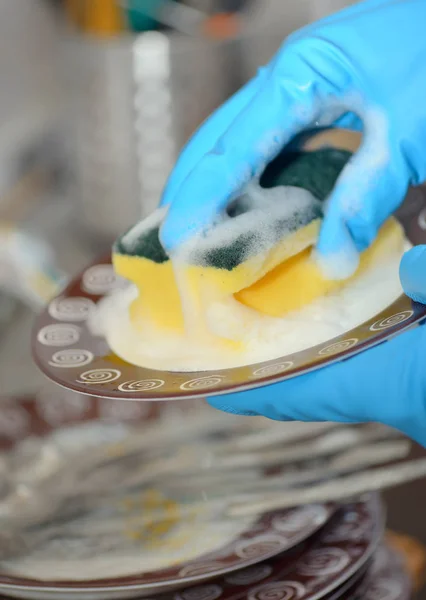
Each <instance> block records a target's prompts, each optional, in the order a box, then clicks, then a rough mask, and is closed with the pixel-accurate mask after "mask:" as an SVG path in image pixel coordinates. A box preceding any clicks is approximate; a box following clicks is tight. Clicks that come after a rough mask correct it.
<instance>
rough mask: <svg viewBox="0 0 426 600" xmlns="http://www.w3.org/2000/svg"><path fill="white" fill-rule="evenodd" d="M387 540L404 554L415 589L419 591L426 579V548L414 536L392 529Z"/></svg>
mask: <svg viewBox="0 0 426 600" xmlns="http://www.w3.org/2000/svg"><path fill="white" fill-rule="evenodd" d="M386 541H387V542H388V544H389V545H390V546H391V548H393V549H394V550H396V551H397V552H399V553H400V554H401V555H402V557H403V559H404V562H405V566H406V568H407V571H408V573H409V574H410V577H411V579H412V581H413V585H414V588H415V591H419V590H420V589H421V588H422V587H423V586H424V584H425V580H426V548H425V547H424V546H423V544H421V543H420V542H418V541H417V540H415V539H413V538H410V537H408V536H406V535H401V534H398V533H393V532H391V531H388V532H387V533H386Z"/></svg>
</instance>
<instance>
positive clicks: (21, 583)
mask: <svg viewBox="0 0 426 600" xmlns="http://www.w3.org/2000/svg"><path fill="white" fill-rule="evenodd" d="M167 406H169V407H170V404H168V403H161V404H151V405H147V404H141V403H140V402H128V403H122V402H119V401H111V400H104V399H95V398H90V397H88V396H84V395H82V396H78V395H75V394H73V393H70V392H68V391H65V392H64V391H63V390H59V395H58V396H53V397H52V398H51V399H50V401H49V398H48V397H46V396H40V397H39V398H36V399H34V398H31V397H29V398H23V399H2V400H0V407H1V411H0V452H1V451H7V450H10V449H12V448H13V447H14V446H16V445H17V444H19V443H22V442H23V443H24V444H34V443H35V442H34V440H36V437H35V436H42V437H43V436H46V435H48V434H49V433H54V434H55V439H56V440H57V441H58V440H60V441H59V444H60V446H59V448H62V447H63V444H64V443H66V445H67V447H69V445H70V444H71V443H72V444H75V443H76V441H74V442H72V438H71V436H72V431H73V430H72V429H70V428H69V426H79V425H81V426H82V427H83V428H84V431H83V430H80V429H79V430H78V431H80V434H78V435H79V436H80V437H77V438H75V437H74V438H73V439H74V440H77V443H78V444H79V445H81V443H82V441H81V440H82V439H83V438H84V439H86V441H87V437H88V436H90V435H91V436H92V438H93V437H94V435H96V436H98V438H97V439H99V440H102V441H103V443H105V438H106V439H108V442H109V439H111V440H112V442H114V443H111V447H116V444H117V443H118V442H116V438H115V433H114V431H112V429H111V426H112V425H113V424H114V423H116V424H130V423H131V424H132V426H134V425H135V422H138V421H140V422H142V421H146V420H147V419H149V420H155V419H156V418H157V417H158V414H159V410H160V412H161V411H163V410H166V409H167ZM173 406H175V405H173ZM120 407H121V408H120ZM143 407H149V408H150V410H149V411H148V412H146V411H143V410H142V412H141V409H142V408H143ZM160 407H161V408H160ZM123 409H124V410H123ZM90 422H93V423H94V424H96V430H95V432H94V433H93V431H92V430H90V431H89V430H88V429H87V425H89V424H90ZM102 423H103V424H104V426H105V431H101V426H102ZM98 424H99V426H98ZM91 431H92V433H91ZM120 431H121V432H122V428H121V427H120V428H119V432H120ZM61 432H62V437H61V436H60V434H61ZM74 435H77V433H75V434H74ZM82 435H83V438H82V437H81V436H82ZM108 436H109V437H108ZM49 439H50V438H49ZM90 443H91V444H92V448H93V449H92V450H91V452H93V450H94V449H95V446H96V444H95V446H93V439H91V440H90ZM61 444H62V445H61ZM98 444H99V442H98ZM45 448H48V450H49V452H48V454H49V456H50V457H51V459H52V460H55V459H54V458H52V457H54V455H55V452H54V450H55V448H54V442H52V441H50V442H49V443H48V444H47V445H46V446H45ZM27 453H28V451H27ZM27 453H24V454H21V456H22V457H23V459H24V460H25V461H26V460H30V461H31V460H34V447H33V450H32V451H31V458H26V457H27ZM36 456H38V454H36ZM40 456H42V457H43V456H44V454H43V452H40ZM106 456H107V457H110V456H111V455H110V454H109V453H107V455H106ZM68 460H70V459H68ZM74 461H75V459H73V462H74ZM5 464H7V463H5ZM53 464H54V463H53ZM14 465H15V470H16V469H17V468H18V464H15V463H14ZM37 465H38V463H36V464H33V463H31V464H30V465H29V466H28V465H27V466H26V464H24V465H19V466H20V468H22V469H23V471H22V472H23V473H27V472H28V470H29V468H30V467H31V471H32V472H35V471H37V469H38V470H39V471H40V468H41V466H42V465H41V464H40V465H38V466H37ZM41 472H42V470H41ZM6 474H7V473H6ZM31 481H32V480H31V477H30V485H29V486H28V493H29V494H30V495H31V497H32V498H34V497H35V498H36V500H37V494H35V496H33V495H32V494H31V492H32V488H31ZM54 481H56V479H55V480H54ZM24 483H25V482H24ZM43 485H46V484H44V483H43ZM114 498H116V497H115V496H114V494H112V502H115V503H117V500H116V499H115V500H114ZM1 500H2V501H3V500H4V497H2V498H1ZM361 508H362V510H361ZM22 510H24V509H23V507H22V506H21V508H20V511H21V512H22ZM142 510H143V507H142ZM374 510H376V508H374ZM21 512H20V514H21ZM334 512H335V506H333V505H332V504H328V505H322V504H321V505H320V504H317V505H308V506H301V507H296V508H293V509H290V510H281V511H276V512H273V513H268V514H263V515H260V516H259V517H256V518H254V520H251V521H250V522H248V523H244V522H243V525H242V527H240V529H239V531H240V533H237V534H236V535H234V536H233V535H231V536H228V538H227V539H228V541H227V542H226V543H221V544H218V547H217V548H216V549H215V550H214V551H211V552H208V553H205V551H199V554H198V555H197V556H196V558H192V559H185V558H183V559H182V560H181V561H179V562H177V561H175V563H174V564H173V565H172V566H168V567H167V568H165V567H163V568H158V569H157V570H155V571H151V572H148V571H145V572H143V573H141V572H138V571H137V569H135V572H134V573H132V574H131V575H126V576H120V577H115V578H112V577H109V578H108V579H106V578H103V579H101V578H97V579H94V578H93V579H89V578H87V579H84V580H81V578H77V579H76V580H73V579H72V578H70V579H71V580H70V581H67V580H65V579H64V577H62V578H61V580H58V577H57V573H55V569H54V568H52V573H51V576H49V577H46V568H44V567H43V568H44V575H41V576H40V578H37V577H34V578H31V579H30V578H25V577H23V576H20V575H19V576H18V575H15V574H11V573H10V572H8V571H7V570H5V568H4V565H5V564H7V563H5V562H2V561H4V560H5V558H4V556H3V557H1V552H0V593H2V592H4V593H6V594H8V595H17V596H20V597H25V598H30V597H31V598H35V597H37V596H38V595H40V597H46V596H47V594H48V595H49V597H50V598H54V597H57V598H61V599H62V598H65V597H69V596H72V595H78V597H79V598H84V597H87V598H89V597H90V598H91V599H93V598H95V597H96V598H97V597H99V598H102V599H103V598H108V597H111V598H112V597H114V598H115V597H117V598H118V597H120V598H121V597H124V596H123V594H122V592H125V597H127V596H126V594H130V595H132V596H138V597H140V596H143V595H146V594H152V593H154V592H155V593H159V592H163V591H165V590H170V589H176V588H180V587H182V586H186V585H189V584H194V583H195V582H202V581H205V580H210V579H212V578H215V577H218V576H223V575H224V574H226V573H232V572H234V571H237V570H238V571H239V570H241V569H243V568H246V567H248V566H250V565H254V564H257V563H259V562H260V561H262V560H265V559H268V558H270V557H273V556H276V555H277V554H279V553H282V552H284V551H291V549H292V548H294V547H296V546H298V545H299V544H300V543H303V541H305V540H307V539H308V538H310V537H311V536H312V535H313V534H314V533H316V532H317V531H318V530H319V529H320V528H321V527H322V526H323V525H324V524H325V523H327V521H328V520H329V518H330V517H331V515H332V514H333V513H334ZM358 512H359V515H360V516H359V518H361V516H362V515H364V513H365V514H366V515H367V516H365V517H364V516H363V517H362V518H365V519H367V518H370V517H369V515H370V513H371V518H372V514H373V505H371V506H370V504H365V505H364V504H362V505H360V508H359V511H358ZM357 514H358V513H357ZM50 515H51V513H50V512H49V516H50ZM58 521H59V520H58ZM0 522H1V518H0ZM70 523H71V526H73V525H72V521H70ZM88 525H90V523H88ZM73 527H74V526H73ZM72 531H73V539H72V540H71V541H72V543H74V544H76V543H78V541H79V539H78V537H79V536H78V533H77V532H75V531H74V529H72ZM2 533H3V534H4V531H3V532H2ZM369 535H370V533H369ZM0 536H1V534H0ZM57 536H58V540H57V541H56V542H55V543H56V546H55V548H56V550H55V555H56V554H57V556H58V557H60V555H61V553H62V554H63V553H64V552H65V551H66V547H65V548H61V547H60V543H61V538H60V536H59V535H58V534H57ZM22 537H23V536H22ZM154 537H155V536H154ZM17 539H20V538H17ZM23 539H24V540H25V538H23ZM150 540H151V538H150ZM229 540H231V541H229ZM157 541H158V540H157ZM154 542H155V539H154V538H153V539H152V545H153V547H154V545H155V544H154ZM150 543H151V542H150ZM3 551H4V547H3ZM105 551H106V552H109V550H108V549H107V550H105ZM146 551H147V550H146V549H145V550H144V552H146ZM149 551H150V552H151V549H150V550H149ZM152 551H153V552H161V548H160V549H157V550H155V549H154V550H152ZM186 551H187V546H185V552H186ZM90 552H91V553H93V549H92V550H91V551H90ZM90 552H89V555H90ZM95 554H96V552H95ZM66 556H67V557H68V558H69V559H70V560H71V559H72V556H71V555H66ZM111 556H113V555H111ZM141 556H142V555H141ZM106 558H107V559H108V554H107V555H106ZM37 560H40V558H38V559H37ZM55 560H59V561H60V558H59V559H58V558H57V557H56V556H55ZM79 560H81V559H80V558H79ZM86 560H87V561H89V562H90V560H91V559H90V556H89V557H88V558H87V559H86ZM122 560H123V559H122ZM32 564H34V563H32ZM2 565H3V568H2ZM55 574H56V577H55ZM117 591H120V593H117ZM43 594H45V595H43Z"/></svg>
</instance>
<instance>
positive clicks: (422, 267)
mask: <svg viewBox="0 0 426 600" xmlns="http://www.w3.org/2000/svg"><path fill="white" fill-rule="evenodd" d="M400 276H401V282H402V285H403V287H404V290H405V292H406V293H407V295H409V296H410V297H411V298H413V299H414V300H416V301H419V302H422V303H426V246H416V247H415V248H413V249H412V250H410V251H409V252H407V253H406V254H405V255H404V257H403V259H402V261H401V268H400ZM425 348H426V327H425V326H421V327H416V328H415V329H412V330H410V331H408V332H406V333H404V334H401V335H399V336H397V337H395V338H393V339H391V340H389V341H388V342H384V343H382V344H380V345H379V346H376V347H375V348H372V349H371V350H368V351H367V352H363V353H361V354H358V355H357V356H354V357H353V358H349V359H347V360H344V361H342V362H340V363H337V364H334V365H331V366H329V367H325V368H323V369H319V370H318V371H314V372H313V373H308V374H307V375H302V376H300V377H295V378H294V379H289V380H288V381H284V382H283V383H278V384H275V385H270V386H266V387H263V388H259V389H257V390H251V391H248V392H243V393H239V394H229V395H224V396H220V397H217V398H213V399H211V400H209V404H211V405H212V406H214V407H215V408H218V409H220V410H223V411H225V412H230V413H233V414H242V415H263V416H265V417H269V418H270V419H274V420H279V421H292V420H294V421H334V422H342V423H358V422H370V421H374V422H380V423H384V424H385V425H390V426H391V427H394V428H395V429H399V430H400V431H402V432H403V433H405V434H407V435H408V436H409V437H411V438H413V439H414V440H416V441H417V442H419V443H420V444H422V445H423V446H425V447H426V364H425V355H424V351H425Z"/></svg>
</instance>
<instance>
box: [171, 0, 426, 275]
mask: <svg viewBox="0 0 426 600" xmlns="http://www.w3.org/2000/svg"><path fill="white" fill-rule="evenodd" d="M425 23H426V2H425V0H366V1H364V2H360V3H358V4H355V5H354V6H352V7H350V8H348V9H346V10H344V11H342V12H340V13H337V14H335V15H332V16H330V17H328V18H326V19H323V20H321V21H319V22H317V23H314V24H312V25H309V26H307V27H305V28H303V29H301V30H300V31H298V32H296V33H294V34H293V35H291V36H290V37H289V38H288V39H287V41H286V42H285V43H284V45H283V46H282V48H281V50H280V51H279V53H278V54H277V56H276V57H275V58H274V59H273V60H272V62H271V63H270V64H269V65H268V66H266V67H265V68H263V69H262V70H261V71H260V72H259V74H258V76H257V77H256V78H255V79H254V80H252V81H251V82H250V83H248V84H247V85H246V86H245V87H244V88H242V89H241V90H240V92H238V93H237V94H236V95H235V96H234V97H233V98H231V99H230V100H229V101H228V102H227V103H226V104H224V105H223V106H222V108H220V109H219V110H218V111H217V112H216V113H214V114H213V116H212V117H210V118H209V119H208V120H207V122H206V123H205V124H204V125H203V126H202V127H201V128H200V130H199V131H198V132H197V133H196V134H195V136H194V137H193V138H192V140H191V141H190V142H189V143H188V145H187V146H186V148H185V149H184V151H183V152H182V155H181V157H180V159H179V161H178V163H177V165H176V167H175V169H174V171H173V173H172V175H171V177H170V180H169V182H168V184H167V186H166V189H165V192H164V197H163V200H162V204H170V208H169V213H168V217H167V219H166V221H165V223H164V225H163V228H162V231H161V239H162V242H163V244H164V245H165V247H166V249H167V250H168V251H173V250H175V249H176V248H177V247H178V246H179V245H180V244H181V243H182V242H184V241H185V240H187V239H188V238H190V237H191V236H192V235H194V233H197V232H200V231H203V230H204V229H206V228H207V227H208V226H209V225H211V224H212V223H213V222H214V221H215V220H216V219H218V218H219V217H220V214H221V213H222V212H223V211H224V209H225V207H226V205H227V204H228V202H229V200H230V199H231V198H232V197H233V196H235V194H236V193H237V192H238V191H240V190H241V188H242V187H243V186H244V185H245V184H246V183H247V182H248V181H249V180H250V179H251V178H253V177H255V176H258V175H259V174H260V173H261V172H262V170H263V169H264V167H265V164H266V163H267V162H269V161H270V160H271V159H272V158H273V157H274V156H275V155H276V154H277V153H278V152H279V150H281V149H282V148H283V147H284V146H285V145H286V144H287V143H288V142H289V141H290V140H291V138H293V137H294V136H295V134H297V133H299V132H301V131H303V130H304V129H306V128H308V127H311V126H318V125H322V126H324V125H327V126H328V125H332V124H335V123H336V122H337V123H338V124H339V125H340V126H346V127H349V128H359V127H360V119H361V120H362V127H363V131H364V138H363V144H362V146H361V148H360V150H359V151H358V152H357V154H356V156H355V157H354V158H353V159H352V160H351V161H350V163H349V164H348V166H347V167H346V169H345V170H344V171H343V172H342V174H341V177H340V178H339V180H338V182H337V184H336V186H335V189H334V192H333V193H332V195H331V197H330V199H329V203H328V208H327V212H326V217H325V219H324V223H323V227H322V231H321V234H320V239H319V242H318V248H317V249H318V256H319V258H320V259H321V262H322V264H323V265H324V266H325V268H326V269H327V270H328V273H329V275H330V276H331V277H335V278H339V277H347V276H349V275H350V274H351V273H352V272H353V271H354V270H355V269H356V266H357V264H358V252H359V251H360V250H362V249H365V248H366V247H367V246H368V245H369V244H370V243H371V242H372V241H373V239H374V238H375V235H376V233H377V230H378V228H379V227H380V225H381V224H382V223H383V221H384V220H385V219H386V218H387V217H388V216H389V215H390V214H391V213H392V212H393V211H394V210H395V209H396V208H397V207H398V205H399V204H400V203H401V201H402V200H403V198H404V195H405V193H406V190H407V186H408V185H409V184H416V183H419V182H422V181H424V180H425V179H426V111H425V108H424V106H425V104H424V103H425V98H426V36H425V35H424V24H425ZM355 115H358V116H359V117H360V119H359V118H357V116H355Z"/></svg>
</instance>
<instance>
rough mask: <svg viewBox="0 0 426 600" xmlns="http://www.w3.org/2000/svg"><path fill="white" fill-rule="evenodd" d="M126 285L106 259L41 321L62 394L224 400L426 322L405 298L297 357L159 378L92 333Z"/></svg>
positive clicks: (40, 360)
mask: <svg viewBox="0 0 426 600" xmlns="http://www.w3.org/2000/svg"><path fill="white" fill-rule="evenodd" d="M417 191H418V190H417ZM413 194H414V195H412V196H410V195H409V197H408V199H407V201H406V203H405V205H404V207H403V209H402V210H401V212H400V214H399V215H398V216H399V219H400V221H401V223H402V224H403V225H404V227H405V230H406V233H407V235H408V237H409V238H410V240H411V242H412V243H414V244H418V243H423V242H426V232H425V230H426V219H425V215H426V208H425V206H424V205H425V200H424V199H423V198H422V197H421V194H420V192H419V194H420V201H419V196H418V194H417V195H416V194H415V193H414V192H413ZM122 285H123V281H120V280H119V279H118V278H117V277H116V276H115V274H114V271H113V267H112V265H111V261H110V259H109V258H107V259H104V260H102V261H99V262H98V263H97V264H95V265H92V266H91V267H89V268H88V269H87V270H86V271H85V272H84V273H82V274H81V275H80V276H79V277H77V279H75V280H74V281H73V282H72V283H71V284H70V285H69V286H68V288H67V289H66V290H65V291H64V292H63V294H62V295H61V296H60V297H59V298H56V299H55V300H53V302H51V304H50V305H49V307H48V308H47V310H46V311H45V312H44V313H43V314H42V315H41V316H40V317H39V318H38V319H37V322H36V326H35V329H34V332H33V338H32V347H33V355H34V358H35V361H36V363H37V365H38V366H39V367H40V369H41V370H42V371H43V372H44V373H45V375H47V377H49V378H50V379H52V380H53V381H55V382H56V383H57V384H59V385H60V386H62V387H66V388H69V389H71V390H74V391H76V392H80V393H84V394H89V395H93V396H98V397H103V398H121V399H123V400H126V399H134V400H179V399H185V398H191V397H206V396H209V395H220V394H226V393H229V392H235V391H243V390H247V389H250V388H255V387H259V386H263V385H267V384H272V383H276V382H278V381H283V380H285V379H288V378H290V377H295V376H297V375H301V374H303V373H306V372H308V371H312V370H314V369H318V368H320V367H323V366H325V365H328V364H331V363H333V362H336V361H339V360H343V359H346V358H348V357H350V356H352V355H354V354H357V353H358V352H361V351H363V350H367V349H368V348H371V347H372V346H375V345H377V344H379V343H381V342H384V341H386V340H388V339H390V338H392V337H393V336H395V335H397V334H399V333H401V332H403V331H405V330H406V329H409V328H410V327H412V326H413V325H416V324H418V323H419V322H420V321H421V320H422V319H424V318H425V317H426V305H422V304H418V303H415V302H412V301H411V300H410V299H409V298H407V297H406V296H404V295H403V296H401V297H400V298H399V299H398V300H396V302H394V303H393V304H392V305H390V306H389V307H388V308H386V309H385V310H384V311H382V312H381V313H379V314H377V315H375V316H374V318H372V319H370V320H369V321H367V322H365V323H363V324H362V325H360V326H359V327H357V328H355V329H353V330H351V331H349V332H347V333H346V334H344V335H341V336H339V337H336V338H333V339H330V340H328V341H327V343H324V344H321V345H318V346H313V347H311V348H308V349H307V350H303V351H301V352H297V353H295V354H291V355H287V356H283V357H280V358H278V359H275V360H269V361H266V362H263V363H258V364H254V365H248V366H243V367H236V368H232V369H224V370H217V371H208V372H207V371H204V372H196V373H183V372H170V371H158V370H153V369H148V368H143V367H137V366H134V365H132V364H130V363H127V362H125V361H123V360H122V359H120V358H119V357H117V356H116V355H114V354H113V353H112V351H111V349H110V348H109V347H108V344H107V342H106V340H105V339H104V338H102V337H97V336H95V335H93V334H92V333H91V332H90V331H89V328H88V327H87V324H86V321H87V318H88V316H89V315H90V313H91V312H92V311H93V310H94V309H95V306H96V303H97V302H98V301H99V300H100V299H101V298H102V297H103V296H105V295H107V294H108V293H111V292H112V291H114V290H115V289H117V288H118V287H120V286H122Z"/></svg>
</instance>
